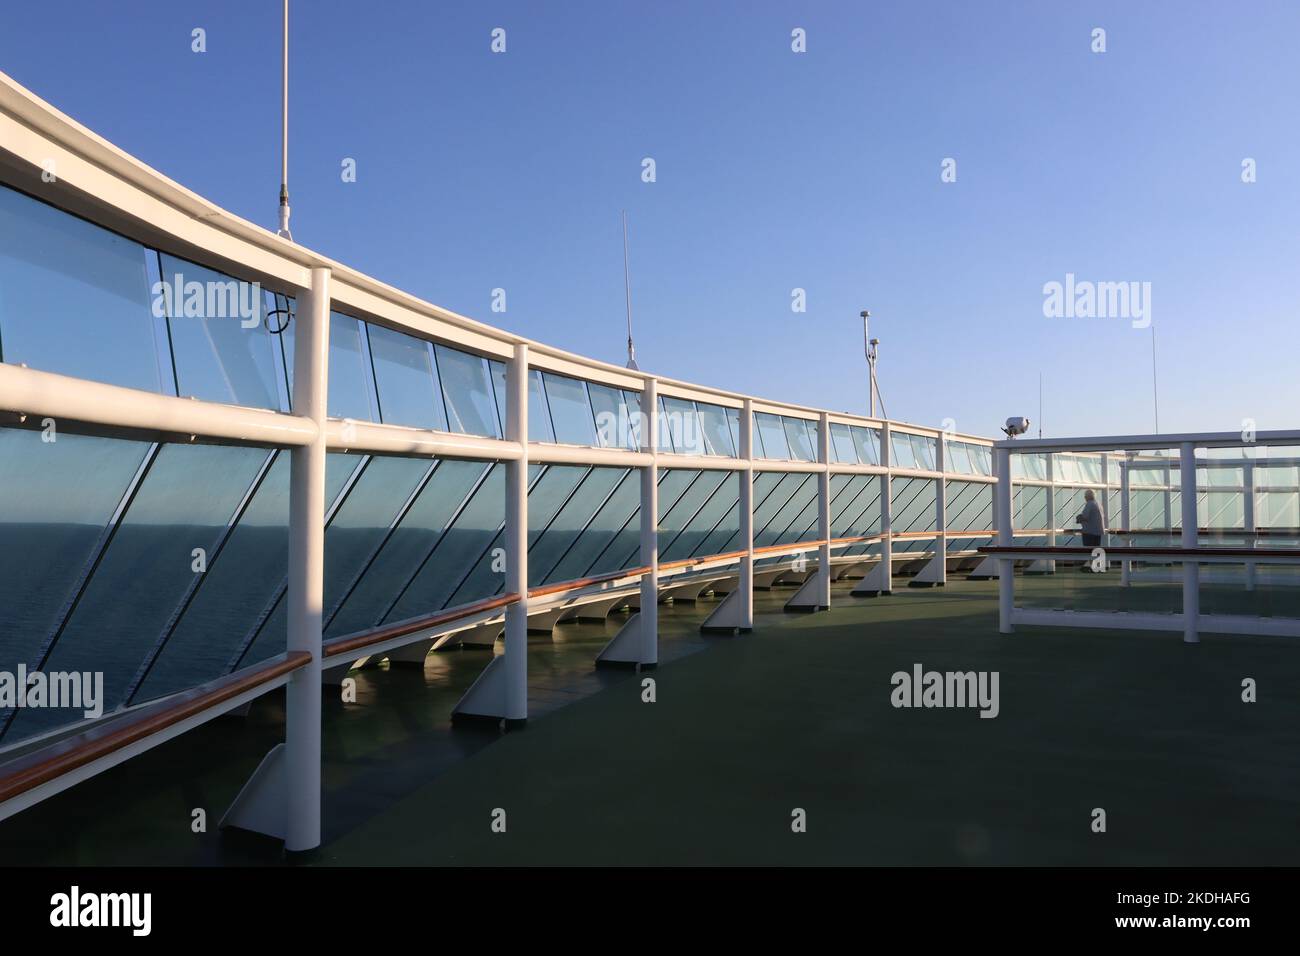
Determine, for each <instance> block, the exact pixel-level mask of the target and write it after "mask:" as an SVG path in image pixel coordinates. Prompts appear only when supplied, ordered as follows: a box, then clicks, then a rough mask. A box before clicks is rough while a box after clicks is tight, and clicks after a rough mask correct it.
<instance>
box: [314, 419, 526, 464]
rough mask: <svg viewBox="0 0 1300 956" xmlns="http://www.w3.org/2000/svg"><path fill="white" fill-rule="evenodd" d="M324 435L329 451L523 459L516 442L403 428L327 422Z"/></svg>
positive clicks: (488, 459)
mask: <svg viewBox="0 0 1300 956" xmlns="http://www.w3.org/2000/svg"><path fill="white" fill-rule="evenodd" d="M325 434H326V444H327V446H328V447H329V449H330V450H331V451H354V452H372V453H375V454H381V455H385V454H386V455H399V456H400V455H416V456H420V457H431V458H458V459H468V460H471V461H517V460H518V459H519V458H521V457H523V450H522V449H521V448H520V447H519V444H518V443H517V442H511V441H502V440H501V439H499V438H487V437H484V436H482V435H466V434H463V433H460V432H442V431H433V430H431V429H427V428H412V427H409V426H406V425H380V424H376V423H374V422H357V421H352V420H351V419H337V418H331V419H330V420H329V422H328V423H327V424H326V426H325Z"/></svg>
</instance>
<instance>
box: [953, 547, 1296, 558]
mask: <svg viewBox="0 0 1300 956" xmlns="http://www.w3.org/2000/svg"><path fill="white" fill-rule="evenodd" d="M976 550H977V551H979V552H980V553H981V554H989V555H994V556H997V555H999V554H1007V555H1017V554H1060V555H1064V556H1067V557H1069V556H1076V555H1077V556H1079V557H1089V556H1091V554H1092V551H1093V549H1092V548H1088V547H1050V548H1049V547H1046V546H1044V547H1035V546H1033V545H1007V546H1006V547H999V546H997V545H992V546H988V547H982V548H977V549H976ZM1108 557H1109V558H1111V559H1112V560H1127V559H1129V558H1192V557H1202V558H1241V559H1242V560H1244V561H1249V560H1251V559H1252V558H1295V559H1296V561H1297V562H1300V548H1111V549H1110V553H1109V554H1108Z"/></svg>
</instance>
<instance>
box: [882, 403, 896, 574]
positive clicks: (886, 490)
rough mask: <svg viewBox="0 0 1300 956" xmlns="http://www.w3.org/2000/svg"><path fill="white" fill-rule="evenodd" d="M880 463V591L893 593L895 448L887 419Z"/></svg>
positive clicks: (883, 428)
mask: <svg viewBox="0 0 1300 956" xmlns="http://www.w3.org/2000/svg"><path fill="white" fill-rule="evenodd" d="M880 464H881V466H882V467H884V469H885V471H884V474H882V475H881V476H880V563H881V566H882V567H883V568H884V573H883V574H882V575H881V577H880V593H881V594H891V593H893V590H894V589H893V580H894V516H893V500H894V498H893V495H894V485H893V481H892V479H891V477H890V470H891V469H892V468H893V466H894V449H893V438H892V436H891V435H890V433H889V422H887V421H886V422H881V424H880Z"/></svg>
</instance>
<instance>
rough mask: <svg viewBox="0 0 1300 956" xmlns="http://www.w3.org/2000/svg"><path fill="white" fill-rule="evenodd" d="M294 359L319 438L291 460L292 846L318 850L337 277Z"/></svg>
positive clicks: (308, 305)
mask: <svg viewBox="0 0 1300 956" xmlns="http://www.w3.org/2000/svg"><path fill="white" fill-rule="evenodd" d="M295 319H296V320H297V321H296V326H297V329H296V331H295V332H294V357H293V412H294V414H295V415H301V416H303V417H305V418H310V419H311V420H312V421H313V422H314V423H315V425H316V429H317V431H316V437H315V438H314V439H312V441H311V443H310V444H307V445H303V446H300V447H297V448H294V449H293V450H292V451H291V452H290V453H289V553H288V562H289V575H288V589H287V591H286V594H285V610H286V611H287V615H286V617H287V642H286V646H287V648H288V650H290V651H306V652H307V653H309V654H310V655H311V663H309V664H308V665H307V666H306V667H303V668H301V669H299V670H298V671H297V672H296V673H295V674H294V675H293V677H292V678H291V679H290V681H289V684H288V687H287V688H286V691H285V794H286V801H287V808H286V809H287V816H286V820H285V839H284V846H285V849H286V850H289V851H290V852H297V851H302V850H310V849H313V848H315V847H317V846H319V845H320V838H321V614H322V608H323V605H324V580H325V454H326V443H325V442H326V434H325V420H326V396H327V395H328V375H329V369H328V358H329V328H330V271H329V269H325V268H313V269H312V270H311V289H310V290H308V291H306V292H304V293H301V294H300V295H299V296H298V303H297V309H296V315H295Z"/></svg>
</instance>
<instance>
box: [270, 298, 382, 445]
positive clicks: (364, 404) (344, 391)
mask: <svg viewBox="0 0 1300 956" xmlns="http://www.w3.org/2000/svg"><path fill="white" fill-rule="evenodd" d="M293 301H294V300H292V299H290V300H289V302H290V303H291V307H293V306H292V303H293ZM279 319H280V317H279V316H276V317H275V319H273V320H272V323H273V324H275V323H276V322H278V321H279ZM361 326H362V323H361V322H360V321H359V320H357V319H354V318H353V317H352V316H350V315H344V314H343V313H341V312H331V313H330V354H329V400H328V402H327V405H326V414H328V415H329V416H330V417H331V418H352V419H356V420H357V421H359V422H370V421H374V420H375V418H374V409H373V408H372V407H371V401H370V375H369V372H368V370H367V369H366V364H367V363H368V361H369V359H367V358H366V354H365V351H364V349H363V347H362V341H361V340H362V335H363V334H364V333H363V332H362V328H361ZM297 327H298V323H297V321H294V322H290V323H289V327H288V328H287V329H285V330H284V332H282V333H281V334H280V339H281V342H282V344H283V345H284V354H285V371H286V374H287V377H288V382H289V394H290V395H292V394H293V351H294V349H293V343H294V339H295V332H294V330H295V329H296V328H297Z"/></svg>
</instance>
